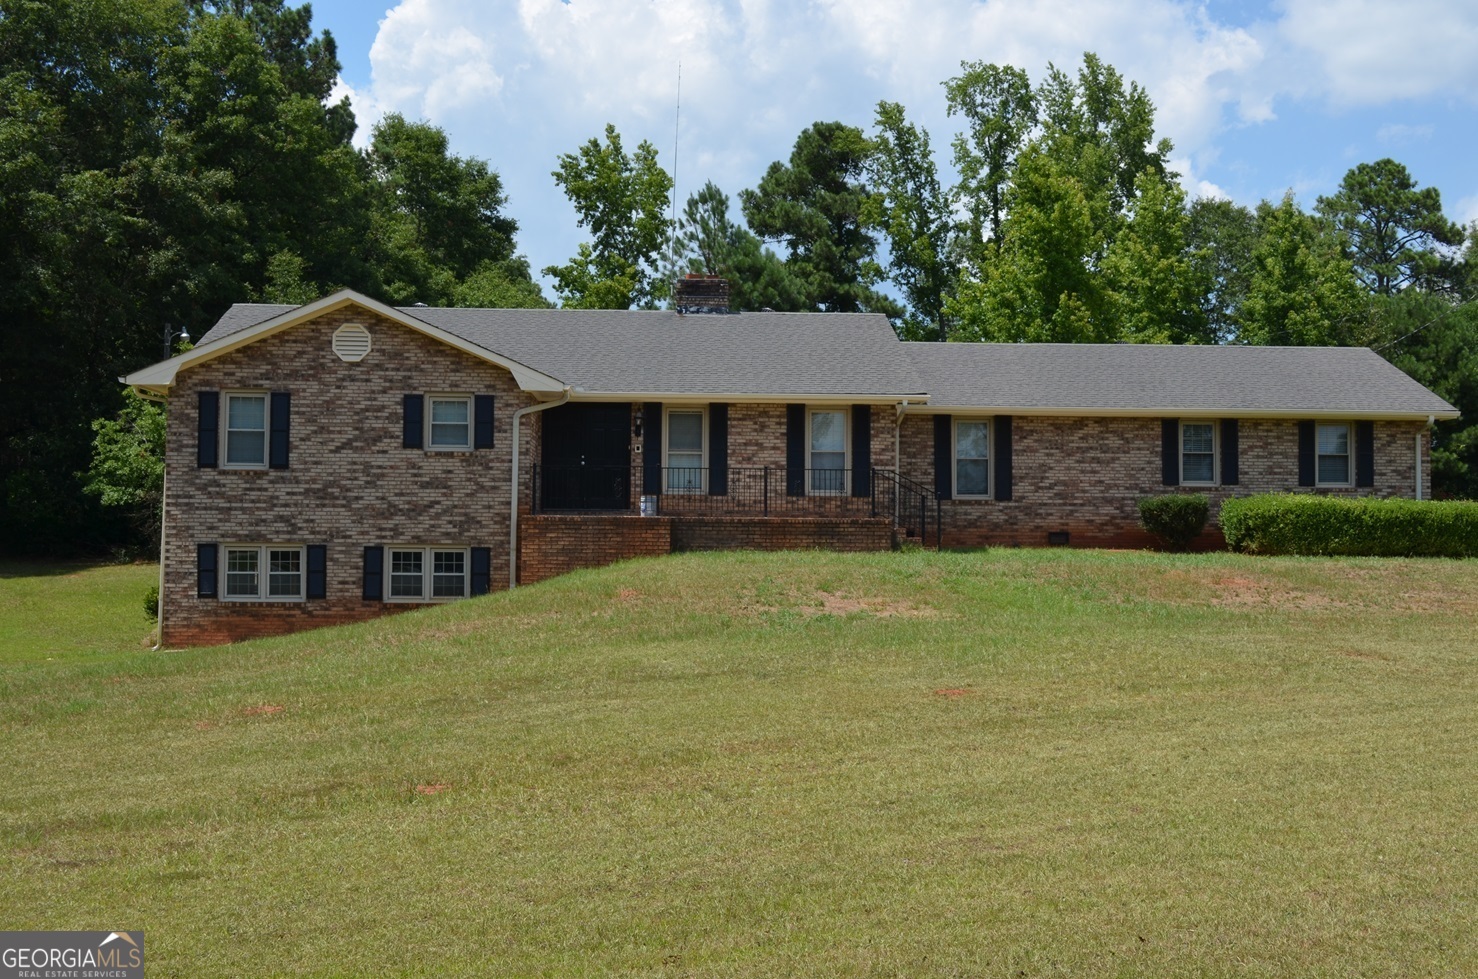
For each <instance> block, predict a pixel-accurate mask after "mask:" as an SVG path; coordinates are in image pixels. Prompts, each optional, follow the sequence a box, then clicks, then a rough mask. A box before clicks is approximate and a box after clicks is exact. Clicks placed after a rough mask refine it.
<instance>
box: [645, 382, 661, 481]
mask: <svg viewBox="0 0 1478 979" xmlns="http://www.w3.org/2000/svg"><path fill="white" fill-rule="evenodd" d="M642 415H643V417H645V418H646V424H644V425H643V426H642V471H641V485H642V492H643V493H646V494H648V495H655V496H661V495H662V402H660V401H648V402H647V403H646V404H645V405H643V406H642Z"/></svg>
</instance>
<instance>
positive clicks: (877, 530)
mask: <svg viewBox="0 0 1478 979" xmlns="http://www.w3.org/2000/svg"><path fill="white" fill-rule="evenodd" d="M892 546H893V526H892V523H891V521H889V520H885V519H872V518H867V517H858V518H839V519H834V518H825V517H711V518H694V517H680V518H677V519H676V520H675V521H674V523H673V528H672V547H673V550H677V551H736V550H744V549H748V550H756V551H795V550H813V549H821V550H827V551H886V550H888V549H889V548H890V547H892Z"/></svg>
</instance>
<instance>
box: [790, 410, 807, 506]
mask: <svg viewBox="0 0 1478 979" xmlns="http://www.w3.org/2000/svg"><path fill="white" fill-rule="evenodd" d="M785 495H786V496H805V495H806V406H805V405H786V406H785Z"/></svg>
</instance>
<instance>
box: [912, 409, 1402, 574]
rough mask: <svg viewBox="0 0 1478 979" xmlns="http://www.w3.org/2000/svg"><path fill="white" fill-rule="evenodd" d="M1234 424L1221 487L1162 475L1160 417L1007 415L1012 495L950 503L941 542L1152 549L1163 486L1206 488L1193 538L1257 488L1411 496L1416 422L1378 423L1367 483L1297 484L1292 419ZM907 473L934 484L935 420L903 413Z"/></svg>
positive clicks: (1217, 537)
mask: <svg viewBox="0 0 1478 979" xmlns="http://www.w3.org/2000/svg"><path fill="white" fill-rule="evenodd" d="M1238 428H1239V442H1240V452H1239V468H1240V481H1239V485H1237V486H1226V487H1213V488H1202V487H1185V488H1184V489H1180V488H1177V487H1169V486H1164V485H1162V484H1161V481H1160V419H1158V418H1078V417H1055V416H1054V417H1049V416H1017V417H1016V418H1014V419H1013V421H1012V450H1013V451H1012V456H1013V459H1012V476H1013V478H1012V491H1013V492H1012V496H1013V499H1012V500H1011V501H1009V502H997V501H995V500H947V501H944V502H943V504H942V505H941V506H942V511H943V513H942V520H943V525H944V543H945V546H950V547H977V546H986V545H1013V546H1014V545H1022V546H1044V545H1046V544H1047V534H1048V533H1049V532H1051V531H1062V530H1065V531H1067V532H1068V533H1069V534H1070V537H1071V542H1072V544H1074V545H1081V546H1089V547H1149V546H1155V545H1156V544H1157V543H1158V542H1157V541H1156V540H1155V538H1153V537H1152V536H1150V535H1149V534H1148V533H1146V532H1145V531H1143V530H1142V529H1140V527H1139V510H1138V506H1137V501H1138V500H1139V498H1140V497H1142V496H1155V495H1159V494H1161V493H1169V492H1204V493H1205V494H1206V495H1207V496H1208V497H1209V498H1210V500H1211V522H1210V526H1209V528H1208V530H1207V533H1206V534H1205V535H1203V538H1202V540H1201V541H1199V542H1198V544H1199V546H1201V547H1203V548H1204V547H1215V546H1219V545H1220V543H1221V532H1220V528H1219V526H1218V525H1217V522H1216V521H1217V516H1218V514H1219V511H1220V507H1221V503H1222V501H1223V500H1226V499H1227V498H1229V497H1231V496H1250V495H1252V494H1254V493H1274V492H1319V493H1323V494H1328V495H1331V496H1382V497H1388V496H1408V497H1409V496H1412V495H1414V491H1415V481H1416V475H1415V470H1414V465H1415V455H1416V447H1415V437H1416V434H1417V433H1418V432H1424V431H1425V426H1423V425H1422V424H1421V423H1419V422H1376V423H1375V486H1374V488H1372V489H1319V490H1317V491H1313V490H1309V489H1307V488H1302V489H1301V488H1300V487H1299V485H1298V428H1297V422H1295V421H1293V420H1286V421H1285V420H1281V419H1279V420H1257V419H1243V420H1242V421H1241V423H1240V424H1239V426H1238ZM901 439H902V453H901V454H902V456H903V460H904V464H903V467H902V468H903V472H904V474H905V475H908V476H910V477H911V478H913V479H916V480H918V481H919V482H921V483H923V484H924V485H926V486H929V487H931V488H932V487H933V486H934V419H933V418H932V417H931V416H927V415H910V416H907V417H906V418H905V419H904V422H903V431H902V433H901ZM1422 475H1423V483H1424V488H1423V495H1424V496H1428V497H1429V496H1430V493H1431V466H1430V438H1429V437H1427V436H1426V435H1425V434H1424V435H1423V439H1422Z"/></svg>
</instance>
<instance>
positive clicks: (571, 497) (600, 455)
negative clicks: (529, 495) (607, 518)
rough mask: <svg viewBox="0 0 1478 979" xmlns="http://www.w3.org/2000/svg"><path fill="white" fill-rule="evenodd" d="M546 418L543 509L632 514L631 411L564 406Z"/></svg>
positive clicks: (610, 406) (624, 407) (613, 407)
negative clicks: (614, 511)
mask: <svg viewBox="0 0 1478 979" xmlns="http://www.w3.org/2000/svg"><path fill="white" fill-rule="evenodd" d="M543 415H544V418H543V425H544V447H543V464H542V467H541V471H540V477H539V482H540V503H541V505H542V506H543V508H544V509H545V510H628V509H630V508H631V406H630V405H626V404H570V405H560V406H559V407H558V408H551V409H549V410H548V411H546V412H544V413H543Z"/></svg>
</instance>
